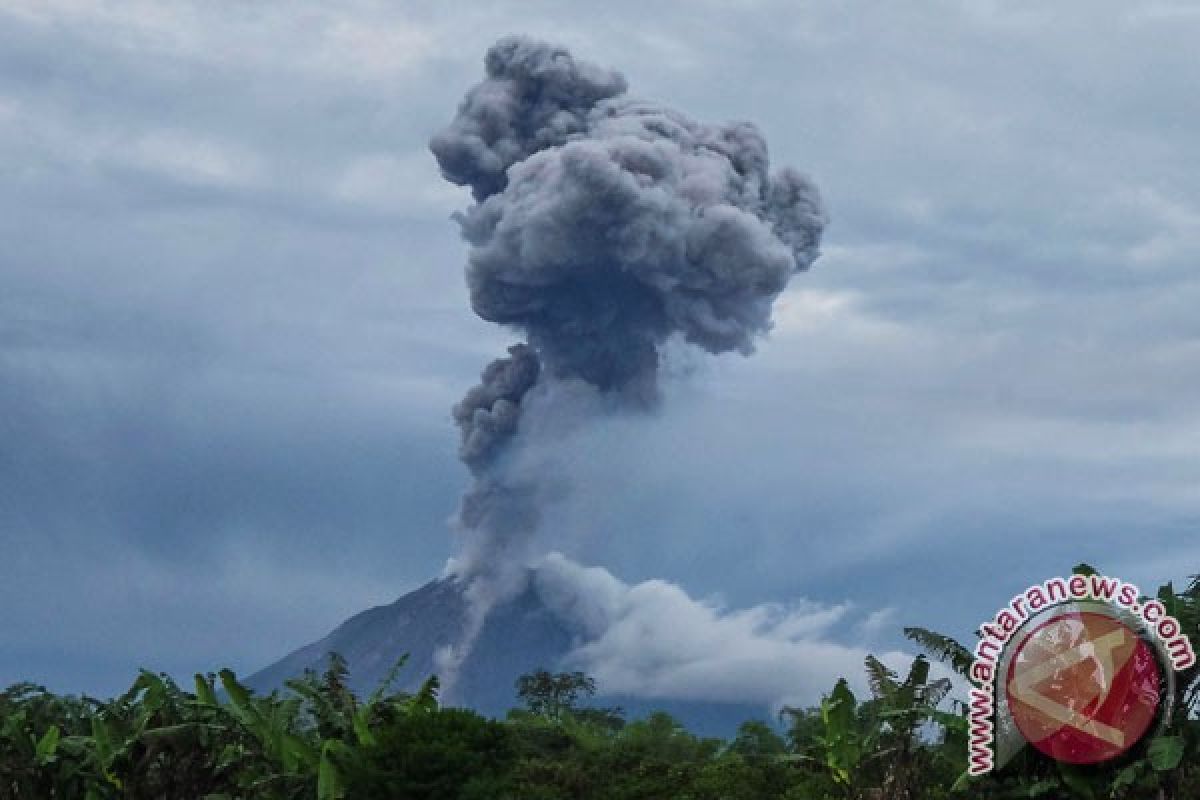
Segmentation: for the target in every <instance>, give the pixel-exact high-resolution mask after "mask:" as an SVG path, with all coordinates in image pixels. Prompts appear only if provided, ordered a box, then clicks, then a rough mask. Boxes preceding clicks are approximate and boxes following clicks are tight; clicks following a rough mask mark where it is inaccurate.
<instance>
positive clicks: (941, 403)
mask: <svg viewBox="0 0 1200 800" xmlns="http://www.w3.org/2000/svg"><path fill="white" fill-rule="evenodd" d="M1053 5H1054V9H1053V10H1048V8H1047V4H1044V3H1019V2H1011V3H999V2H992V3H983V2H980V3H949V2H947V3H923V4H909V3H906V4H877V3H865V2H864V3H854V2H851V3H837V4H834V3H799V2H767V1H765V0H763V1H762V2H756V1H755V0H742V2H735V3H730V2H720V3H718V2H711V3H709V2H687V3H683V2H681V3H675V4H666V3H663V4H647V3H644V2H638V3H633V2H628V3H626V2H613V3H557V4H555V3H542V2H509V3H504V2H489V3H478V4H469V3H453V4H448V3H429V4H415V3H412V4H409V3H367V2H354V3H350V2H347V3H340V4H338V7H337V10H333V6H332V4H316V3H314V4H298V3H267V2H264V3H253V4H246V3H233V2H229V3H208V2H205V3H195V4H194V5H193V4H186V3H149V2H147V3H140V2H125V3H120V4H109V3H101V2H87V1H86V0H70V1H69V0H28V1H27V2H26V1H23V0H0V235H2V237H3V241H4V242H5V243H6V245H5V247H4V248H3V249H2V250H0V547H2V550H0V608H2V609H3V616H2V617H0V683H2V684H7V683H9V682H12V681H16V680H19V679H35V680H39V681H43V682H46V683H47V684H49V685H50V686H51V687H53V688H56V689H69V690H76V691H79V690H86V691H91V692H110V691H115V690H118V689H121V688H123V687H124V686H125V685H127V683H128V682H129V681H131V680H132V678H133V673H134V670H135V669H136V668H137V667H138V666H147V667H151V668H154V669H163V670H168V671H174V672H178V673H181V674H186V673H188V672H191V671H194V670H196V669H210V668H215V667H218V666H222V665H230V666H233V667H234V668H236V669H238V670H239V671H249V670H252V669H254V668H257V667H259V666H263V665H265V664H266V663H267V662H269V661H272V660H274V659H275V658H276V657H278V656H279V655H281V654H283V653H284V652H285V651H287V650H289V649H291V648H292V647H294V646H296V645H299V644H302V643H305V642H308V641H310V640H312V639H315V638H317V637H318V636H320V635H322V634H324V633H325V632H326V631H327V630H328V629H329V628H331V627H332V626H333V625H335V624H336V623H338V622H339V621H341V620H342V619H343V618H344V617H346V616H347V615H349V614H351V613H353V612H355V611H358V610H361V609H362V608H364V607H366V606H369V605H373V604H379V603H384V602H389V601H390V600H392V599H394V598H395V597H396V596H397V595H399V594H401V593H403V592H405V591H407V590H409V589H412V588H415V587H416V586H418V585H420V584H421V583H423V582H425V581H426V580H428V579H429V578H431V577H433V576H434V575H436V574H438V573H439V572H440V570H441V568H442V565H443V564H444V562H445V560H446V558H447V557H449V556H450V555H452V554H453V552H454V550H455V547H454V543H453V541H452V540H451V538H450V537H449V534H448V533H447V531H446V527H445V521H446V518H447V517H448V516H449V514H450V513H451V512H452V510H453V508H454V505H455V502H456V498H457V496H458V494H459V492H460V491H461V490H462V489H463V487H464V486H465V484H466V480H467V476H466V473H465V470H464V469H462V468H461V466H460V465H459V464H458V462H457V460H456V457H455V447H456V444H457V442H456V433H455V431H454V429H453V425H452V424H451V422H450V416H449V408H450V406H451V405H452V404H453V403H454V402H455V400H457V399H458V397H459V396H461V394H462V392H463V391H464V390H465V389H466V388H467V387H469V386H470V385H472V384H473V383H474V382H475V380H476V378H477V375H478V372H479V370H480V368H481V367H482V366H483V365H484V364H485V363H487V361H489V360H490V359H492V358H493V357H495V356H497V355H500V354H502V353H503V348H504V347H505V346H506V345H507V344H509V343H510V342H511V341H512V340H513V337H512V335H511V334H509V333H506V332H505V331H503V330H499V329H496V328H494V327H493V326H490V325H487V324H485V323H483V322H481V321H479V320H477V319H475V318H474V316H473V315H472V314H471V312H470V309H469V307H468V305H467V296H466V289H465V287H464V286H463V282H462V264H463V259H464V254H465V246H464V245H463V244H462V243H461V242H460V241H459V239H458V234H457V229H456V226H455V225H454V224H453V223H452V222H451V221H450V220H449V215H450V213H452V212H453V211H454V210H455V209H457V208H461V207H463V206H464V205H465V204H466V203H467V201H468V198H467V197H466V194H465V192H462V191H460V190H457V189H454V188H453V187H451V186H449V185H448V184H445V183H444V182H442V181H441V180H440V178H439V176H438V175H437V170H436V167H435V165H434V162H433V159H432V157H431V156H429V155H428V153H427V151H426V149H425V143H426V141H427V139H428V137H429V135H430V134H431V133H433V132H434V131H436V130H437V129H439V128H440V127H442V126H443V125H445V124H446V122H447V121H448V120H449V119H450V117H451V116H452V115H453V112H454V108H455V106H456V104H457V102H458V100H459V98H460V97H461V95H462V92H463V91H464V90H465V89H466V88H467V87H468V86H469V85H471V84H472V83H474V82H475V81H477V80H478V79H479V77H480V76H481V71H482V66H481V59H482V56H483V53H484V51H485V50H486V48H487V47H488V46H489V45H490V44H491V43H492V41H494V40H495V39H496V38H497V37H499V36H500V35H503V34H506V33H528V34H532V35H535V36H540V37H543V38H547V39H551V40H554V41H558V42H561V43H563V44H566V45H567V46H569V47H571V48H572V50H573V51H574V52H575V53H576V55H578V56H580V57H582V58H586V59H588V60H592V61H594V62H597V63H600V64H603V65H606V66H611V67H615V68H618V69H620V70H621V71H623V72H624V73H625V75H626V76H627V78H628V79H629V82H630V85H631V87H632V91H633V92H634V93H635V94H639V95H643V96H646V97H652V98H654V99H656V100H659V101H662V102H664V103H666V104H669V105H673V106H676V107H678V108H680V109H682V110H684V111H686V112H688V113H689V114H691V115H693V116H695V117H697V118H699V119H704V120H709V121H720V120H726V119H749V120H752V121H754V122H756V123H757V124H758V125H759V126H760V127H761V128H762V130H763V131H764V133H765V134H766V137H767V140H768V142H769V144H770V146H771V149H772V158H773V161H774V163H776V164H777V165H784V164H789V165H793V166H796V167H798V168H800V169H801V170H803V171H805V172H807V173H808V174H810V175H811V176H812V177H813V179H814V180H815V181H816V183H817V185H818V186H819V187H820V188H821V191H822V193H823V196H824V198H825V201H826V204H827V206H828V209H829V212H830V215H831V217H832V223H831V225H830V227H829V228H828V229H827V231H826V237H825V244H824V247H823V251H824V255H823V256H822V257H821V258H820V259H819V260H818V261H817V263H816V265H815V266H814V268H813V270H812V271H811V272H810V273H807V274H805V275H802V276H800V277H798V278H797V279H796V280H795V281H794V282H793V284H792V288H791V289H790V290H789V291H788V292H787V293H786V294H785V295H784V296H783V298H782V299H781V300H780V302H779V303H778V305H777V309H776V317H777V326H776V329H775V331H774V332H773V334H772V336H771V337H770V338H769V339H768V340H767V341H765V342H764V343H763V344H762V346H761V347H760V349H759V352H758V353H757V354H756V355H755V356H753V357H752V358H749V359H742V358H740V357H736V356H734V357H723V358H719V359H713V358H709V357H705V356H701V355H697V354H694V353H688V352H675V353H672V358H671V362H670V364H671V370H672V374H673V375H674V376H675V377H674V378H673V379H672V381H673V382H669V383H668V385H667V386H666V402H665V403H664V407H663V409H662V411H661V412H660V413H659V414H658V415H656V416H655V417H653V418H646V419H625V420H613V421H609V422H606V423H604V424H603V425H600V426H596V427H594V428H592V429H589V430H586V431H582V432H581V433H579V434H578V435H577V436H574V437H572V438H571V439H570V440H569V441H565V442H564V443H563V450H562V453H561V455H560V456H558V458H559V459H560V460H561V468H562V470H563V473H564V474H565V475H567V476H569V477H570V478H572V479H573V480H572V483H573V485H574V489H573V491H572V493H571V494H570V496H569V497H568V498H567V499H565V500H564V501H563V502H562V503H560V504H559V506H557V507H556V508H555V509H553V510H552V512H551V514H550V519H549V523H548V527H549V529H550V532H551V533H550V534H548V535H547V537H546V538H547V541H548V542H549V543H550V545H552V546H553V547H555V548H557V549H561V550H563V551H564V552H566V553H567V554H568V555H570V556H571V557H573V558H575V559H577V560H579V561H581V562H583V563H585V564H600V565H604V566H606V567H608V568H609V569H610V570H611V571H612V572H613V573H614V574H615V575H617V576H619V577H620V578H622V579H623V580H626V581H630V582H637V581H644V580H646V579H649V578H664V579H666V580H668V581H671V582H674V583H677V584H679V585H681V586H682V587H684V588H685V589H686V590H687V591H688V592H689V593H690V594H691V595H693V596H695V597H700V598H715V599H720V600H721V601H723V602H724V603H727V604H728V605H730V606H733V607H741V606H747V605H753V604H757V603H762V602H765V601H772V600H775V601H787V602H801V601H804V602H807V603H810V604H817V605H818V606H825V607H829V608H841V607H842V606H843V604H850V605H851V606H852V607H854V608H856V609H858V610H859V611H860V612H861V614H863V615H867V618H868V619H874V620H875V621H876V623H878V621H879V620H881V619H885V618H886V619H888V620H890V629H889V630H874V629H873V634H876V635H877V636H878V639H879V641H878V644H879V646H880V647H888V646H894V644H895V640H894V635H893V634H894V630H895V629H898V628H899V627H900V626H901V625H904V624H914V623H915V624H923V625H927V626H929V627H934V628H940V629H944V630H947V631H949V632H952V633H955V634H957V635H959V636H963V637H966V636H967V635H968V634H969V631H970V630H971V628H972V627H973V625H974V624H975V623H977V622H979V621H982V620H983V619H984V618H986V617H988V616H990V615H991V613H992V611H993V610H994V608H995V607H996V606H998V605H999V604H1000V603H1001V602H1002V601H1003V600H1004V599H1005V598H1007V597H1008V596H1010V595H1011V594H1012V593H1014V592H1016V591H1019V590H1020V589H1022V588H1024V586H1026V585H1027V584H1029V583H1032V582H1036V581H1038V580H1041V579H1042V578H1045V577H1047V576H1049V575H1053V574H1057V573H1060V572H1063V571H1065V570H1067V569H1069V567H1070V566H1071V565H1073V564H1074V563H1076V562H1077V561H1079V560H1081V559H1088V560H1091V561H1093V562H1096V563H1097V565H1098V566H1101V567H1103V568H1104V569H1105V570H1106V571H1108V572H1110V573H1113V574H1119V575H1122V576H1124V577H1127V578H1128V579H1130V580H1135V581H1142V582H1144V583H1145V584H1147V585H1149V584H1153V583H1155V582H1157V581H1159V580H1164V579H1166V578H1176V579H1178V578H1181V577H1183V576H1185V575H1188V574H1191V573H1192V572H1197V571H1200V538H1198V537H1197V534H1196V530H1195V527H1194V525H1195V523H1196V522H1197V518H1198V517H1200V489H1198V486H1200V480H1198V479H1200V461H1198V459H1197V452H1198V450H1200V410H1198V409H1200V404H1198V403H1197V401H1198V400H1200V370H1198V369H1197V366H1200V323H1197V322H1196V314H1195V312H1194V309H1195V307H1196V305H1197V301H1198V300H1200V282H1198V280H1197V276H1196V274H1195V272H1196V271H1195V264H1196V259H1197V255H1200V190H1198V188H1197V185H1196V176H1197V175H1198V174H1200V165H1198V164H1197V160H1198V156H1197V154H1196V153H1197V151H1196V148H1195V142H1196V141H1197V139H1198V134H1200V98H1198V97H1197V94H1196V92H1195V86H1196V85H1198V84H1200V54H1198V52H1197V50H1196V48H1195V46H1194V42H1195V41H1196V40H1197V39H1198V38H1200V9H1197V8H1196V6H1194V5H1190V4H1171V3H1141V4H1136V5H1133V4H1124V3H1096V2H1082V1H1081V2H1078V3H1074V4H1071V3H1056V4H1053ZM681 381H686V382H687V386H688V390H687V391H686V392H685V391H682V390H681V388H680V387H681V386H682V384H679V383H678V382H681ZM881 614H883V615H886V617H885V616H879V615H881ZM879 627H880V626H879V625H878V624H875V625H874V628H879Z"/></svg>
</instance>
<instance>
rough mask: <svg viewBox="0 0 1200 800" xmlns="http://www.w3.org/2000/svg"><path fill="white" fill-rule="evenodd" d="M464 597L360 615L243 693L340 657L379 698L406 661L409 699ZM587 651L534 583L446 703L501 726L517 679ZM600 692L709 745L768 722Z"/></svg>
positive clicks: (459, 587)
mask: <svg viewBox="0 0 1200 800" xmlns="http://www.w3.org/2000/svg"><path fill="white" fill-rule="evenodd" d="M463 588H464V586H463V584H462V583H460V582H459V581H457V580H455V579H454V578H441V579H438V580H434V581H431V582H429V583H427V584H425V585H424V586H422V587H421V588H419V589H416V590H415V591H412V592H409V593H408V594H406V595H404V596H402V597H400V598H399V599H398V600H396V601H395V602H393V603H391V604H389V605H384V606H378V607H375V608H371V609H368V610H366V611H363V612H361V613H359V614H356V615H354V616H353V617H351V618H350V619H348V620H346V621H345V622H343V623H342V624H341V625H339V626H337V628H335V629H334V630H333V631H332V632H330V633H329V634H328V635H327V636H325V637H324V638H322V639H319V640H318V641H316V642H313V643H311V644H308V645H305V646H304V647H301V648H300V649H298V650H296V651H294V652H292V653H290V654H289V655H287V656H285V657H284V658H282V659H280V660H279V661H277V662H275V663H274V664H272V665H270V666H268V667H266V668H265V669H262V670H260V671H259V672H257V673H255V674H253V675H251V676H250V677H249V678H248V679H247V680H246V684H247V685H248V686H250V687H251V688H252V689H254V690H255V691H256V692H259V693H267V692H270V691H273V690H281V689H284V684H285V682H286V681H287V680H289V679H291V678H295V677H298V676H300V675H302V674H303V673H304V671H305V670H308V669H312V670H316V671H318V672H320V671H321V670H323V669H324V668H325V667H326V665H327V664H328V661H329V654H330V652H336V653H338V654H340V655H341V656H343V657H344V658H345V659H346V662H347V664H348V666H349V669H350V675H349V682H350V687H351V688H352V689H353V690H354V691H355V692H356V693H357V694H359V696H360V697H361V696H366V695H369V694H370V693H371V692H372V691H374V690H375V688H376V687H377V686H378V685H379V684H380V682H381V681H383V680H384V679H385V678H386V677H387V675H388V673H389V672H390V671H391V670H392V667H393V666H394V665H395V663H396V661H397V659H399V658H400V657H401V656H403V655H405V654H407V655H408V661H407V663H406V664H405V666H404V668H403V670H402V671H401V672H400V675H399V677H398V678H397V680H396V683H395V684H394V688H395V689H401V690H407V691H412V690H414V689H416V688H417V687H418V686H419V685H420V683H421V682H422V681H424V680H425V678H427V677H428V676H429V675H433V674H437V673H438V672H439V670H438V660H437V654H438V652H439V651H441V650H442V649H443V648H446V647H451V646H454V645H455V644H457V643H458V642H459V641H460V638H461V637H462V635H463V633H464V628H465V624H466V615H467V607H468V603H467V599H466V598H465V597H464V595H463ZM585 641H586V638H585V634H584V632H583V631H582V630H581V629H580V628H579V627H578V625H576V624H575V623H573V622H572V621H570V620H567V619H565V618H564V617H562V616H561V615H560V614H558V613H556V612H555V611H554V610H553V609H551V607H550V606H549V605H548V604H547V603H546V602H545V601H544V600H543V598H542V596H541V594H540V593H539V590H538V588H537V584H536V582H535V581H532V580H531V581H528V582H527V584H526V586H525V588H524V590H523V591H521V592H520V593H518V594H517V595H515V596H514V597H513V598H511V599H509V600H507V601H504V602H501V603H498V604H497V605H496V606H495V607H494V608H493V609H492V610H491V612H490V613H489V615H488V617H487V620H486V621H485V622H484V624H483V628H482V629H481V630H480V631H479V633H478V636H477V637H476V638H475V640H474V643H473V645H472V646H471V648H470V651H469V652H468V654H467V655H466V657H465V658H464V660H463V661H462V663H461V664H460V665H459V667H458V671H457V676H456V678H455V680H454V681H453V685H452V686H451V687H449V691H448V692H447V694H446V695H445V696H444V697H443V700H444V702H446V703H447V704H449V705H454V706H462V707H466V708H472V709H474V710H476V711H478V712H480V713H481V714H485V715H487V716H492V717H503V716H504V715H505V714H506V713H507V711H508V710H509V709H511V708H514V707H517V706H518V705H519V701H518V699H517V696H516V688H515V684H516V680H517V678H518V677H519V676H521V675H522V674H524V673H527V672H531V671H533V670H536V669H541V668H544V669H548V670H551V671H557V670H560V669H561V670H565V669H573V668H575V667H573V666H572V665H571V664H570V660H569V659H570V654H571V653H572V651H573V650H574V649H575V648H576V647H578V646H579V645H581V644H583V643H585ZM600 689H601V694H598V695H597V696H596V697H595V698H593V703H594V704H595V705H597V706H606V707H612V706H619V707H620V708H622V709H623V710H624V711H625V712H626V715H627V717H629V718H637V717H640V716H644V715H645V714H648V713H650V712H651V711H666V712H667V713H669V714H671V715H672V716H673V717H675V718H676V719H677V720H679V721H680V722H682V723H683V724H684V725H686V726H687V727H688V729H689V730H691V731H693V732H694V733H698V734H701V735H706V736H730V735H732V734H733V733H734V732H735V731H736V730H737V726H738V725H739V724H741V723H742V722H744V721H746V720H748V719H763V718H766V717H767V716H768V714H767V709H766V708H764V707H762V706H761V705H757V704H752V703H729V702H716V701H714V702H708V701H704V700H680V699H673V698H669V697H665V698H653V699H646V698H639V697H630V696H627V695H612V694H603V687H600Z"/></svg>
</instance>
